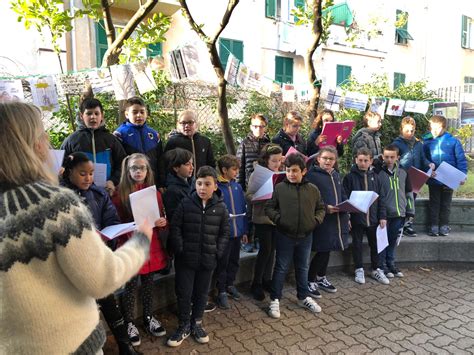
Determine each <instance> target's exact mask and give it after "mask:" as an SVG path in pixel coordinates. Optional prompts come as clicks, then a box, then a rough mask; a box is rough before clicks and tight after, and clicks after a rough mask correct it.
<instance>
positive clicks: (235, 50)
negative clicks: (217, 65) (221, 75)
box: [219, 38, 244, 70]
mask: <svg viewBox="0 0 474 355" xmlns="http://www.w3.org/2000/svg"><path fill="white" fill-rule="evenodd" d="M229 51H230V53H232V54H233V55H234V56H235V57H236V58H237V59H238V60H240V61H241V62H243V61H244V42H242V41H238V40H233V39H228V38H219V57H220V59H221V65H222V68H223V69H224V70H225V67H226V65H227V60H228V59H229Z"/></svg>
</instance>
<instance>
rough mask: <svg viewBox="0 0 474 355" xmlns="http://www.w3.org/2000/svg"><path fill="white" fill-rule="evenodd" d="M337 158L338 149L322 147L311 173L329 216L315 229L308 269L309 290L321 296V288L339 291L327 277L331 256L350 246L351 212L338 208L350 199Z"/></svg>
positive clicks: (311, 179)
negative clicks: (336, 167) (347, 195)
mask: <svg viewBox="0 0 474 355" xmlns="http://www.w3.org/2000/svg"><path fill="white" fill-rule="evenodd" d="M336 161H337V151H336V148H334V147H332V146H326V147H323V148H321V149H320V150H319V152H318V154H317V155H316V160H315V163H314V165H313V166H312V167H311V169H310V171H309V172H308V177H307V179H308V181H309V182H311V183H313V184H314V185H316V187H317V188H318V189H319V191H320V192H321V197H322V200H323V201H324V205H325V209H326V216H325V217H324V221H323V223H321V224H320V225H318V226H317V227H316V228H315V229H314V231H313V244H312V249H313V251H316V254H315V255H314V257H313V259H312V260H311V264H310V267H309V272H308V289H309V292H310V293H311V296H312V297H314V298H320V297H321V293H320V292H319V289H321V290H324V291H326V292H330V293H334V292H336V291H337V289H336V287H334V286H333V285H332V284H331V283H330V282H329V280H328V279H327V277H326V271H327V267H328V264H329V255H330V252H331V251H333V250H344V249H346V248H347V244H348V239H349V215H348V213H346V212H339V208H338V207H336V205H337V204H339V203H340V202H342V201H345V200H347V197H346V193H345V191H344V189H343V188H342V184H341V177H340V175H339V173H338V172H337V170H335V169H334V166H335V164H336Z"/></svg>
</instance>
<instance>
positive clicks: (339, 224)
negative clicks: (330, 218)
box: [329, 173, 344, 250]
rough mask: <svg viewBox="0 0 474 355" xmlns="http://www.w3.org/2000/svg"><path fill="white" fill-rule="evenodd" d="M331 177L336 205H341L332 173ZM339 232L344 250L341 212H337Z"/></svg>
mask: <svg viewBox="0 0 474 355" xmlns="http://www.w3.org/2000/svg"><path fill="white" fill-rule="evenodd" d="M329 176H330V177H331V182H332V187H333V189H334V197H335V198H336V205H337V204H338V203H339V199H338V198H337V189H336V184H335V183H334V178H333V176H332V173H331V174H329ZM336 217H337V231H338V236H339V243H341V249H342V250H344V243H343V242H342V233H341V219H340V217H339V212H337V216H336Z"/></svg>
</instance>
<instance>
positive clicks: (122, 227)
mask: <svg viewBox="0 0 474 355" xmlns="http://www.w3.org/2000/svg"><path fill="white" fill-rule="evenodd" d="M136 229H137V226H136V224H135V222H130V223H122V224H116V225H114V226H108V227H105V228H104V229H102V230H101V231H100V234H102V235H103V236H104V237H106V238H108V239H114V238H117V237H119V236H121V235H124V234H127V233H129V232H133V231H134V230H136Z"/></svg>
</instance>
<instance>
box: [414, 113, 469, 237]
mask: <svg viewBox="0 0 474 355" xmlns="http://www.w3.org/2000/svg"><path fill="white" fill-rule="evenodd" d="M446 127H447V121H446V118H445V117H443V116H433V117H431V119H430V129H431V133H429V134H427V135H425V136H424V137H423V138H424V141H425V144H424V147H423V148H424V150H425V154H426V157H427V158H428V160H429V161H430V162H432V163H434V164H435V165H436V168H438V166H439V165H440V164H441V162H443V161H444V162H446V163H448V164H449V165H452V166H454V167H455V168H456V169H459V170H461V171H462V172H463V173H465V174H467V160H466V156H465V154H464V149H463V148H462V144H461V142H460V141H459V139H457V138H455V137H453V136H452V135H451V134H449V133H448V132H446ZM428 188H429V196H430V211H429V213H430V229H429V231H428V235H431V236H433V237H437V236H439V235H442V236H447V235H449V231H450V228H449V214H450V212H451V201H452V199H453V190H452V189H450V188H449V187H447V186H446V185H443V184H441V183H440V182H439V181H437V180H434V179H429V180H428Z"/></svg>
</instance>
